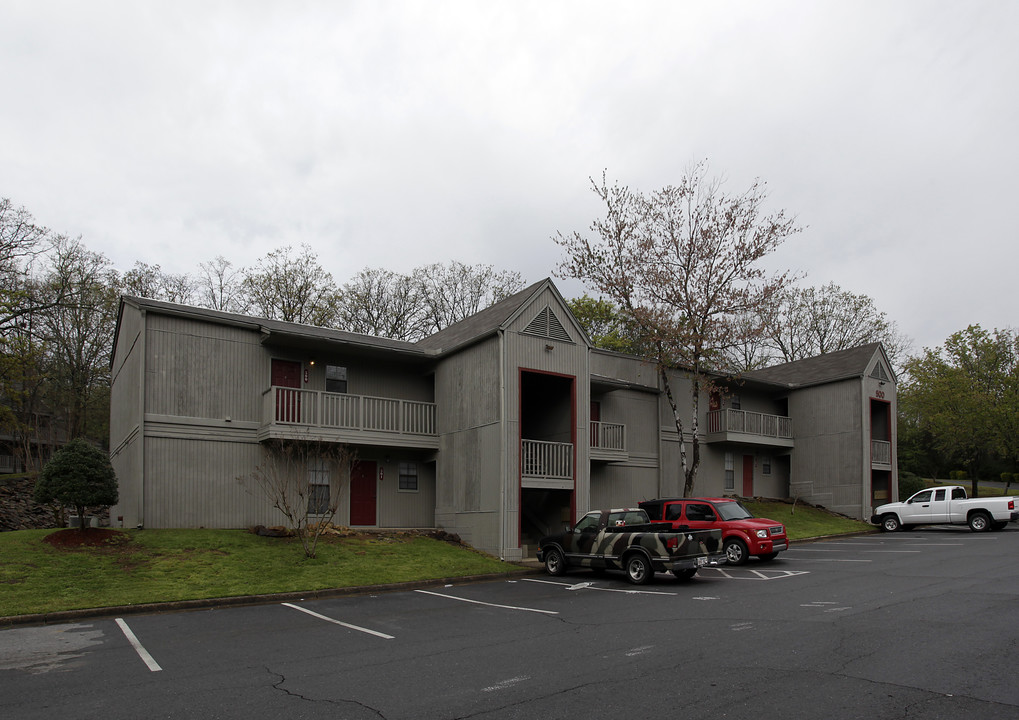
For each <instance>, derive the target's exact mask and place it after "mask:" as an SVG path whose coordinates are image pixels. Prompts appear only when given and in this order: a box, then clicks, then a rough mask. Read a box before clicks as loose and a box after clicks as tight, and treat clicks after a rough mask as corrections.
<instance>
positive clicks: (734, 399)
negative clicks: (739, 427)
mask: <svg viewBox="0 0 1019 720" xmlns="http://www.w3.org/2000/svg"><path fill="white" fill-rule="evenodd" d="M740 406H741V403H740V399H739V395H737V394H736V393H733V394H732V395H731V396H730V397H729V407H731V408H732V409H733V410H739V409H740Z"/></svg>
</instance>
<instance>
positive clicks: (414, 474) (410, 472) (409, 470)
mask: <svg viewBox="0 0 1019 720" xmlns="http://www.w3.org/2000/svg"><path fill="white" fill-rule="evenodd" d="M398 489H399V491H400V492H417V491H418V466H417V463H409V462H408V463H403V462H402V463H400V484H399V488H398Z"/></svg>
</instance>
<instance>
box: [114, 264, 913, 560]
mask: <svg viewBox="0 0 1019 720" xmlns="http://www.w3.org/2000/svg"><path fill="white" fill-rule="evenodd" d="M670 377H671V378H672V381H671V382H672V385H673V389H674V393H675V397H676V398H677V400H678V402H679V403H680V404H681V411H682V408H683V407H684V406H685V407H686V414H687V417H686V418H685V419H684V422H685V426H684V427H685V429H686V432H687V436H686V437H683V438H680V437H678V434H677V432H676V428H675V423H674V422H673V420H672V412H671V409H670V408H669V405H668V402H667V400H666V398H665V396H664V393H663V391H662V388H661V386H660V380H659V376H658V372H657V370H656V368H655V367H654V365H652V364H648V363H646V362H644V361H642V360H641V359H640V358H636V357H633V356H629V355H624V354H620V353H615V352H609V351H605V350H600V349H597V348H594V347H592V346H591V342H590V340H589V338H588V337H587V336H586V334H585V333H584V331H583V329H582V328H581V327H580V326H579V325H578V324H577V322H576V320H575V319H574V317H573V315H572V314H571V313H570V311H569V309H568V307H567V305H566V303H565V302H564V300H563V298H562V296H561V295H560V293H559V291H558V290H557V288H556V287H555V285H554V284H553V283H552V281H551V280H543V281H541V282H538V283H536V284H534V285H531V286H530V287H528V288H526V289H524V290H522V291H520V292H518V293H516V294H515V295H513V296H511V297H509V298H507V299H505V300H503V301H501V302H499V303H497V304H495V305H493V306H491V307H489V308H487V309H485V310H483V311H481V312H479V313H478V314H476V315H474V316H472V317H470V318H468V319H466V320H464V321H462V322H459V323H456V324H454V325H451V326H450V327H448V328H446V329H444V330H442V331H440V332H437V333H435V334H434V335H431V336H430V337H428V338H425V339H424V340H421V341H420V342H416V343H410V342H403V341H397V340H389V339H384V338H376V337H369V336H365V335H358V334H354V333H348V332H342V331H338V330H330V329H326V328H319V327H313V326H309V325H301V324H296V323H287V322H279V321H274V320H266V319H262V318H255V317H248V316H244V315H237V314H231V313H225V312H219V311H215V310H209V309H204V308H197V307H189V306H184V305H176V304H172V303H165V302H159V301H154V300H148V299H143V298H136V297H124V298H122V300H121V306H120V314H119V318H118V323H117V333H116V339H115V345H114V351H113V364H112V378H113V379H112V389H111V392H112V396H111V416H110V447H111V459H112V461H113V465H114V468H115V469H116V472H117V477H118V479H119V483H120V503H119V504H118V505H116V506H114V507H113V508H112V509H111V512H110V516H111V521H112V523H113V524H114V525H123V526H125V527H135V526H138V525H142V526H145V527H150V528H156V527H226V528H229V527H247V526H252V525H256V524H264V525H273V524H279V523H281V522H282V518H281V517H280V516H279V515H278V513H277V511H275V510H274V509H273V508H272V507H271V504H270V503H268V502H267V501H266V499H265V498H264V497H263V496H261V495H259V494H258V493H255V492H252V490H251V488H250V486H247V485H245V484H244V483H242V482H241V481H239V479H238V478H240V477H243V476H245V475H247V474H249V473H250V472H251V471H252V470H253V469H254V468H255V467H256V466H257V465H259V464H260V463H261V462H263V460H264V459H265V458H266V456H267V454H268V453H273V452H276V449H275V448H278V447H280V446H281V444H286V443H300V442H302V441H305V440H316V441H324V442H328V443H342V444H345V445H347V446H349V447H350V448H352V449H353V450H354V451H355V452H356V458H357V461H356V463H355V465H354V466H353V468H352V469H350V470H349V472H348V473H347V474H346V482H345V483H344V484H343V486H342V490H341V491H340V497H339V498H338V499H339V502H340V507H339V511H338V513H337V515H336V517H335V519H334V522H336V523H338V524H343V525H349V526H351V527H364V528H441V529H444V530H446V531H447V532H451V533H456V534H458V535H460V536H461V537H462V538H463V539H464V541H465V542H468V543H470V544H471V545H473V546H475V547H477V548H479V549H482V550H485V551H488V552H490V553H492V554H495V555H498V556H500V557H503V558H506V559H508V560H514V559H519V558H520V557H522V556H527V555H532V554H533V552H534V549H535V541H536V540H537V539H538V537H540V536H541V535H543V534H546V533H548V532H552V531H555V530H558V529H560V528H562V527H563V525H567V524H570V523H571V522H572V521H573V520H574V519H575V518H577V517H579V516H580V515H582V514H584V513H585V512H586V511H588V510H589V509H591V508H598V507H609V506H629V505H634V504H636V503H637V502H639V501H641V500H645V499H651V498H655V497H663V496H676V495H681V494H682V488H683V479H682V471H681V469H680V445H679V444H680V442H685V443H687V445H688V447H689V443H690V442H691V439H692V438H691V436H690V435H689V432H690V427H691V418H690V417H689V413H690V406H691V404H690V402H689V380H688V379H687V376H686V375H685V373H684V372H683V371H681V370H675V371H672V372H671V375H670ZM716 381H717V379H716ZM720 382H722V383H723V385H724V388H723V390H722V391H719V392H715V393H712V394H711V395H710V396H707V397H705V398H704V399H703V401H702V402H701V403H700V407H701V410H700V417H699V418H698V419H699V431H698V432H699V441H700V443H701V457H702V462H701V466H700V470H699V472H698V476H697V483H696V486H695V488H694V491H695V493H696V494H698V495H702V496H703V495H709V496H720V495H740V496H763V497H783V498H784V497H797V498H799V499H800V500H802V501H806V502H810V503H815V504H820V505H824V506H825V507H828V508H830V509H833V510H837V511H839V512H842V513H845V514H847V515H850V516H854V517H858V518H865V517H868V516H869V515H870V511H871V507H872V506H873V505H876V504H881V503H884V502H888V501H889V500H893V499H896V495H897V491H896V486H897V482H896V461H895V447H896V437H895V411H896V408H895V402H896V396H895V377H894V374H893V372H892V369H891V364H890V363H889V361H888V358H887V356H886V354H885V352H884V350H883V348H882V347H881V345H880V344H872V345H866V346H862V347H858V348H854V349H851V350H845V351H841V352H835V353H830V354H827V355H822V356H819V357H816V358H810V359H807V360H801V361H798V362H793V363H787V364H784V365H779V366H776V367H771V368H767V369H764V370H758V371H755V372H750V373H746V374H745V375H743V376H741V377H739V378H736V379H725V380H722V381H720ZM314 472H315V471H309V478H310V481H311V482H313V483H314V482H315V477H313V475H314Z"/></svg>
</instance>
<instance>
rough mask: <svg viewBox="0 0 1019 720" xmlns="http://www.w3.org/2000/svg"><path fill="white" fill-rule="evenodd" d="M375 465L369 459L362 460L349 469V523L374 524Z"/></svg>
mask: <svg viewBox="0 0 1019 720" xmlns="http://www.w3.org/2000/svg"><path fill="white" fill-rule="evenodd" d="M375 473H376V466H375V462H374V461H371V460H362V461H360V462H358V463H356V464H355V465H354V467H353V468H352V469H351V471H350V524H351V525H376V524H377V520H376V519H375V501H376V499H377V498H378V485H377V484H376V482H375Z"/></svg>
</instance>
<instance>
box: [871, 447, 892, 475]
mask: <svg viewBox="0 0 1019 720" xmlns="http://www.w3.org/2000/svg"><path fill="white" fill-rule="evenodd" d="M870 462H871V465H872V466H873V467H876V468H882V469H887V470H891V469H892V444H891V443H890V442H888V441H887V440H871V441H870Z"/></svg>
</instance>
